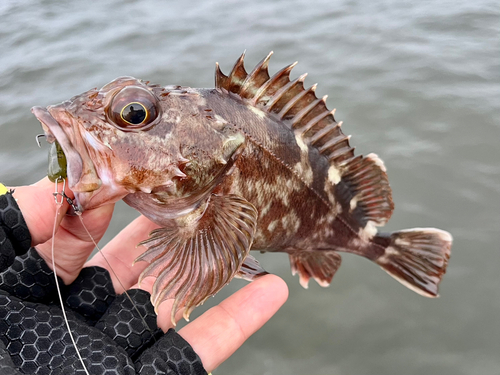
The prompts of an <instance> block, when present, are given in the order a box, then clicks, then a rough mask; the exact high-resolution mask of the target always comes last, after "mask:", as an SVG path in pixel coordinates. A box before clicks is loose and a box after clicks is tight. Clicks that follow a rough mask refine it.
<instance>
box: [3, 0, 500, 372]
mask: <svg viewBox="0 0 500 375" xmlns="http://www.w3.org/2000/svg"><path fill="white" fill-rule="evenodd" d="M245 49H246V50H247V58H246V66H247V68H252V66H253V65H254V64H256V63H257V62H258V61H259V60H260V59H261V58H263V57H264V56H265V55H267V53H268V52H269V51H271V50H273V51H274V56H273V57H272V59H271V66H270V69H271V71H272V72H275V71H277V70H278V69H280V68H282V67H283V66H285V65H287V64H289V63H291V62H293V61H295V60H299V62H300V63H299V65H298V66H297V67H296V68H295V69H294V73H293V74H292V76H294V77H296V76H298V75H299V74H302V73H304V72H308V73H309V76H308V78H307V80H306V84H308V85H312V84H313V83H315V82H318V83H319V86H318V90H317V93H318V95H325V94H328V95H329V99H328V102H327V104H328V105H329V107H330V108H335V107H336V108H337V114H336V118H337V119H338V120H343V121H344V125H343V129H344V132H345V133H347V134H352V139H351V145H354V146H356V150H357V152H358V153H363V154H367V153H369V152H375V153H377V154H378V155H379V156H380V157H381V158H382V159H383V160H384V162H385V165H386V167H387V170H388V174H389V178H390V181H391V186H392V188H393V198H394V201H395V204H396V210H395V213H394V215H393V217H392V219H391V221H390V222H389V223H388V225H387V226H386V228H385V229H387V230H396V229H403V228H410V227H419V226H420V227H426V226H435V227H438V228H442V229H446V230H448V231H450V232H451V233H452V234H453V236H454V246H453V249H452V257H451V260H450V263H449V267H448V272H447V274H446V275H445V278H444V281H443V283H442V284H441V289H440V292H441V297H440V298H439V299H435V300H430V299H425V298H423V297H420V296H418V295H417V294H415V293H413V292H411V291H409V290H407V289H406V288H405V287H403V286H401V285H400V284H399V283H397V282H396V281H394V280H393V279H392V278H391V277H389V276H387V275H386V274H385V272H383V271H382V270H381V269H380V268H379V267H378V266H376V265H374V264H372V263H370V262H369V261H366V260H365V259H362V258H359V257H356V256H349V255H343V264H342V267H341V268H340V270H339V271H338V273H337V275H336V276H335V278H334V281H333V283H332V285H331V286H330V287H329V288H327V289H323V288H321V287H319V286H318V285H316V284H315V283H314V282H312V283H311V285H310V287H309V290H304V289H302V288H301V287H300V285H299V282H298V278H297V277H292V276H291V274H290V270H289V264H288V259H287V257H286V256H285V255H284V254H272V255H269V254H264V255H260V254H256V256H257V257H258V258H259V260H260V261H261V263H262V264H263V265H264V267H265V268H266V269H267V270H268V271H270V272H273V273H276V274H278V275H279V276H281V277H283V278H284V279H285V280H286V282H287V283H288V285H289V288H290V298H289V300H288V302H287V303H286V304H285V306H284V307H283V308H282V309H281V310H280V311H279V312H278V313H277V314H276V316H275V317H274V318H273V319H272V320H271V321H270V322H269V323H268V324H267V325H266V326H265V327H264V328H263V329H262V330H260V331H259V332H258V333H256V334H255V335H254V336H253V337H252V338H251V339H250V340H248V341H247V342H246V343H245V344H244V345H243V347H242V348H241V349H240V350H239V351H238V352H237V353H236V354H235V355H234V356H233V357H231V358H230V359H229V360H228V361H227V362H226V363H224V364H223V365H222V366H221V367H220V368H219V369H218V370H216V371H215V372H214V374H235V375H237V374H276V375H278V374H293V375H295V374H297V375H298V374H304V373H307V374H311V375H312V374H321V375H329V374H337V375H343V374H346V375H347V374H349V375H355V374H359V375H370V374H385V375H392V374H394V375H396V374H397V375H401V374H408V375H410V374H415V375H417V374H439V375H448V374H449V375H460V374H485V375H486V374H500V318H499V315H500V276H499V275H500V272H499V269H500V251H499V244H500V234H499V233H500V6H499V4H498V1H488V0H477V1H474V2H471V1H437V0H436V1H425V2H424V1H421V2H417V1H408V0H382V1H376V2H370V1H364V2H363V1H347V0H346V1H331V0H329V1H307V0H297V1H262V0H256V1H252V2H240V1H201V0H199V1H189V2H188V1H184V2H177V1H176V2H174V1H165V2H156V1H153V0H149V1H148V0H146V1H121V0H120V1H119V0H116V1H111V0H106V1H99V2H85V3H83V2H59V1H48V0H44V1H42V0H40V1H34V0H33V1H27V0H26V1H22V0H20V1H9V0H3V1H1V2H0V181H2V182H3V183H5V184H7V185H19V184H29V183H33V182H35V181H36V180H38V179H40V178H42V177H43V176H44V175H45V173H46V172H45V171H46V166H47V161H46V157H47V152H48V147H44V148H43V149H41V150H40V149H38V147H37V146H36V144H35V140H34V137H35V135H36V134H38V133H40V132H41V128H40V125H39V123H38V121H37V120H36V119H35V118H34V116H33V115H32V114H31V112H30V108H31V107H32V106H35V105H42V106H46V105H49V104H55V103H58V102H60V101H63V100H65V99H69V98H70V97H72V96H74V95H76V94H79V93H81V92H83V91H86V90H88V89H90V88H93V87H101V86H103V85H104V84H106V83H107V82H109V81H111V80H112V79H113V78H115V77H117V76H120V75H132V76H135V77H138V78H141V79H145V80H146V79H147V80H150V81H152V82H155V83H159V84H162V85H167V84H180V85H185V86H192V87H213V85H214V83H213V72H214V65H215V62H216V61H218V62H219V63H220V64H221V66H222V69H223V71H225V72H228V71H229V70H230V68H231V67H232V64H233V63H234V61H235V60H236V59H237V58H238V56H239V55H240V54H241V52H243V50H245ZM136 215H137V214H136V212H134V211H133V210H131V209H129V208H127V207H125V205H123V204H120V205H119V207H118V209H117V212H116V216H115V219H114V221H113V223H112V225H111V227H110V229H109V231H108V234H107V237H106V240H109V239H110V238H112V236H113V235H114V234H116V233H117V232H118V231H119V230H120V229H121V228H123V226H124V225H125V224H126V223H128V222H129V221H130V220H132V218H134V217H135V216H136ZM242 285H244V282H242V281H239V280H236V281H234V282H233V283H231V285H229V287H227V288H225V289H224V290H223V291H222V292H221V293H220V294H219V295H217V296H216V298H214V299H212V300H211V301H210V302H209V303H208V304H207V305H208V306H204V307H203V308H201V309H197V310H196V311H195V314H194V316H196V315H199V314H200V313H202V312H203V311H204V310H206V308H208V307H210V306H213V305H214V304H216V303H218V302H219V301H221V300H222V299H223V298H224V297H225V296H227V295H229V294H230V293H232V292H234V291H235V290H236V289H238V288H240V287H241V286H242Z"/></svg>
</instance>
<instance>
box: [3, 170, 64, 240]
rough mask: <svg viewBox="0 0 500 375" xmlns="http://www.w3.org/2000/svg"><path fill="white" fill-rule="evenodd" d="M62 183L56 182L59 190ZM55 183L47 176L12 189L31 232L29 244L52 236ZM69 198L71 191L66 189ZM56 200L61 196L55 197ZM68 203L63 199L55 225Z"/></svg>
mask: <svg viewBox="0 0 500 375" xmlns="http://www.w3.org/2000/svg"><path fill="white" fill-rule="evenodd" d="M62 185H63V184H62V183H59V184H58V186H57V187H58V188H59V191H62ZM55 189H56V186H55V183H53V182H51V181H50V180H49V179H48V178H47V177H45V178H43V179H42V180H40V181H38V182H37V183H35V184H33V185H30V186H21V187H17V188H15V190H14V194H13V196H14V198H15V199H16V201H17V205H18V206H19V208H20V209H21V212H22V214H23V217H24V220H25V221H26V225H27V226H28V229H29V231H30V234H31V246H36V245H38V244H41V243H44V242H46V241H47V240H49V239H50V238H51V237H52V230H53V225H54V216H55V215H56V211H57V209H58V206H57V205H56V203H55V201H54V192H55V191H56V190H55ZM66 194H67V196H68V197H69V198H74V196H73V192H72V191H71V190H69V189H66ZM57 198H58V200H60V199H61V196H58V197H57ZM68 208H69V204H68V203H67V202H66V201H64V202H63V205H62V206H61V207H60V209H59V215H58V217H57V226H59V224H60V223H61V221H62V219H63V217H64V215H65V214H66V211H67V210H68Z"/></svg>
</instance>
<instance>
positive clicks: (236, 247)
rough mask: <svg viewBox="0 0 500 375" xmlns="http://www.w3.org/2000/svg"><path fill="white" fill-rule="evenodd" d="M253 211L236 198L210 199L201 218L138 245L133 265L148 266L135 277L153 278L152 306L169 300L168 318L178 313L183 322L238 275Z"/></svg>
mask: <svg viewBox="0 0 500 375" xmlns="http://www.w3.org/2000/svg"><path fill="white" fill-rule="evenodd" d="M256 222H257V210H256V209H255V207H254V206H253V205H252V204H251V203H249V202H248V201H246V200H245V199H243V198H241V197H239V196H236V195H228V196H219V195H211V196H210V198H209V200H208V202H207V203H206V207H205V209H204V211H203V212H201V213H200V216H199V217H197V218H194V220H189V221H186V222H184V225H175V224H174V223H178V221H177V222H175V221H174V222H173V225H172V226H169V227H165V228H160V229H156V230H154V231H153V232H152V233H151V234H150V238H149V239H147V240H145V241H143V242H141V245H145V246H147V248H148V250H147V251H146V252H144V253H143V254H142V255H141V256H140V257H139V258H137V260H136V261H140V260H144V261H148V262H150V263H151V264H150V265H149V266H148V267H147V268H146V269H145V270H144V271H143V273H142V274H141V276H140V278H139V282H141V281H142V280H143V279H144V278H145V277H147V276H156V278H157V279H156V281H155V283H154V285H153V292H152V294H151V302H152V304H153V305H154V306H155V308H156V309H158V306H159V305H160V304H161V303H162V302H163V301H165V300H167V299H174V304H173V307H172V313H171V319H172V323H173V324H174V325H175V320H174V318H175V313H176V312H177V311H179V310H181V309H183V308H185V311H184V318H185V319H186V320H188V319H189V314H190V313H191V311H192V310H193V309H194V308H195V307H196V306H198V305H200V304H202V303H203V302H204V301H205V300H206V299H207V298H208V297H210V296H213V295H214V294H216V293H217V292H218V291H219V290H220V289H222V287H224V286H225V285H226V284H228V283H229V281H231V279H232V278H233V277H234V276H235V275H236V274H237V272H239V271H240V268H241V267H242V265H243V262H244V260H245V259H246V258H247V256H248V253H249V251H250V247H251V246H252V242H253V236H254V234H255V229H256Z"/></svg>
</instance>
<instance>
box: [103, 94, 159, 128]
mask: <svg viewBox="0 0 500 375" xmlns="http://www.w3.org/2000/svg"><path fill="white" fill-rule="evenodd" d="M158 115H159V106H158V101H157V99H156V97H155V96H154V95H153V94H152V93H151V92H150V91H148V90H146V89H144V88H142V87H137V86H127V87H125V88H123V89H122V90H121V91H120V92H118V93H117V94H116V95H115V96H114V98H113V99H112V101H111V104H110V106H109V108H108V116H109V117H110V119H111V120H112V122H113V123H114V125H115V126H116V127H118V128H119V129H121V130H125V131H127V130H128V131H133V130H146V129H148V128H149V127H150V126H152V125H154V121H155V120H156V119H157V118H158V117H159V116H158Z"/></svg>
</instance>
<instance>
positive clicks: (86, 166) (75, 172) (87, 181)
mask: <svg viewBox="0 0 500 375" xmlns="http://www.w3.org/2000/svg"><path fill="white" fill-rule="evenodd" d="M63 111H64V110H63ZM31 112H32V113H33V114H34V115H35V117H36V118H37V119H38V121H40V123H41V125H42V128H43V131H44V133H45V138H46V140H47V142H48V143H54V141H56V140H57V142H58V143H59V144H60V146H61V148H62V150H63V152H64V154H65V156H66V160H67V178H68V186H69V188H70V189H71V190H72V191H73V192H74V194H75V200H76V205H77V207H78V210H80V211H82V212H83V210H84V209H85V208H86V206H88V205H89V201H90V199H91V198H92V195H93V192H94V191H95V190H98V189H99V188H100V186H101V180H100V179H99V177H98V176H97V173H96V171H95V168H94V165H93V163H92V161H91V160H90V157H89V156H88V153H87V151H86V149H85V147H78V148H79V149H80V152H79V151H77V148H76V147H75V145H74V142H72V141H71V140H70V136H68V134H67V132H66V131H65V130H64V129H63V125H65V124H64V123H65V122H66V121H62V122H63V125H61V123H60V122H59V121H58V120H56V118H59V117H62V116H59V115H60V114H61V109H59V108H56V107H55V106H50V107H48V108H43V107H33V108H32V109H31ZM64 112H65V111H64ZM66 117H67V116H66ZM66 127H68V128H71V124H69V126H66ZM79 146H82V145H79ZM82 152H83V153H84V155H83V158H82V154H81V153H82Z"/></svg>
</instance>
